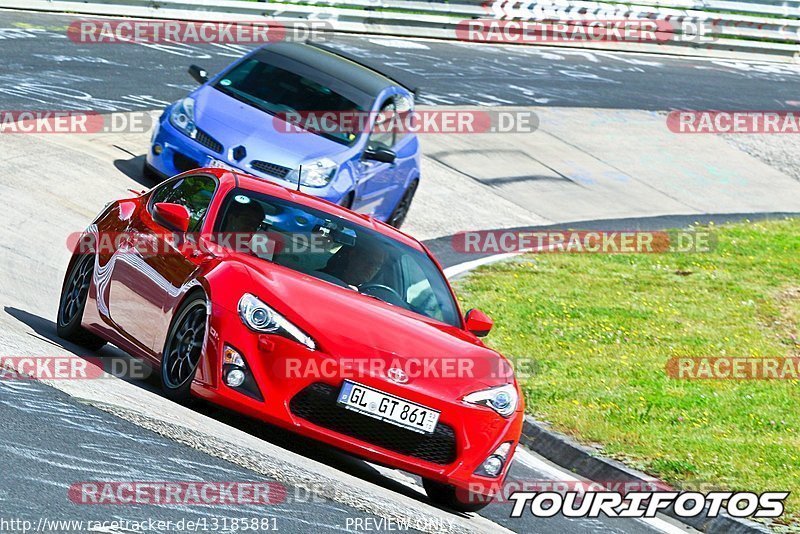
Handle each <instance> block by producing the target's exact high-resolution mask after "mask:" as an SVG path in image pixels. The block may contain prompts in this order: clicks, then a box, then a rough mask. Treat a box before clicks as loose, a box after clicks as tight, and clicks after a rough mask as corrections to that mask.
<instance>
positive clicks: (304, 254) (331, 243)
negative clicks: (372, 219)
mask: <svg viewBox="0 0 800 534" xmlns="http://www.w3.org/2000/svg"><path fill="white" fill-rule="evenodd" d="M215 231H216V232H217V235H219V236H229V235H231V234H236V235H239V236H241V235H244V236H245V237H246V239H247V243H248V244H247V245H246V249H247V252H249V253H251V254H253V255H255V256H257V257H259V258H260V259H262V260H265V261H269V262H271V263H275V264H278V265H282V266H284V267H288V268H290V269H293V270H295V271H299V272H301V273H303V274H307V275H311V276H314V277H315V278H319V279H321V280H324V281H326V282H330V283H332V284H336V285H338V286H341V287H345V288H348V289H351V290H353V291H358V292H359V293H362V294H365V295H368V296H371V297H374V298H377V299H380V300H383V301H385V302H388V303H389V304H393V305H395V306H398V307H402V308H405V309H407V310H411V311H413V312H416V313H419V314H422V315H425V316H427V317H431V318H434V319H438V320H439V321H442V322H444V323H447V324H449V325H452V326H456V327H461V322H460V318H459V314H458V308H457V306H456V304H455V301H454V299H453V295H452V294H451V293H450V289H449V286H448V285H447V282H446V281H445V279H444V276H443V275H442V272H441V271H440V270H439V268H438V267H437V266H436V265H435V264H434V262H433V261H432V260H431V259H430V258H429V257H428V255H427V254H425V253H424V252H421V251H419V250H416V249H414V248H412V247H409V246H408V245H405V244H403V243H400V242H398V241H395V240H393V239H390V238H388V237H386V236H384V235H382V234H380V233H379V232H376V231H374V230H371V229H369V228H366V227H364V226H361V225H357V224H353V223H351V222H349V221H347V220H345V219H342V218H339V217H336V216H335V215H332V214H330V213H326V212H324V211H320V210H316V209H313V208H309V207H307V206H303V205H301V204H296V203H294V202H289V201H287V200H282V199H278V198H275V197H272V196H269V195H266V194H263V193H257V192H255V191H250V190H246V189H234V190H233V191H232V192H231V193H229V194H228V197H227V198H226V199H225V200H224V202H223V205H222V209H221V210H220V215H219V217H218V219H217V222H216V224H215Z"/></svg>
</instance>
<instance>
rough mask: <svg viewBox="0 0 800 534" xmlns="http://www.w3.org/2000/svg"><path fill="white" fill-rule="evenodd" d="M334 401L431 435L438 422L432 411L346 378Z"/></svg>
mask: <svg viewBox="0 0 800 534" xmlns="http://www.w3.org/2000/svg"><path fill="white" fill-rule="evenodd" d="M337 402H338V403H339V404H341V405H342V406H344V407H345V408H347V409H348V410H353V411H356V412H359V413H361V414H364V415H367V416H369V417H374V418H375V419H380V420H381V421H385V422H387V423H391V424H393V425H397V426H401V427H403V428H407V429H409V430H413V431H415V432H419V433H421V434H432V433H433V430H434V429H435V428H436V423H437V421H439V412H437V411H436V410H431V409H430V408H426V407H424V406H421V405H419V404H417V403H415V402H411V401H407V400H404V399H401V398H400V397H395V396H394V395H389V394H388V393H384V392H382V391H378V390H377V389H372V388H370V387H367V386H364V385H361V384H356V383H355V382H350V381H347V380H345V382H344V385H343V386H342V390H341V391H340V392H339V398H338V400H337Z"/></svg>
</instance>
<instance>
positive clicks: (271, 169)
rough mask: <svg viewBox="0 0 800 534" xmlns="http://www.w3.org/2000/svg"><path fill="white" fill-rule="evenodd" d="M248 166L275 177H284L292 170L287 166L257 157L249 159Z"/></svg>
mask: <svg viewBox="0 0 800 534" xmlns="http://www.w3.org/2000/svg"><path fill="white" fill-rule="evenodd" d="M250 166H251V167H252V168H253V169H255V170H257V171H258V172H262V173H264V174H268V175H270V176H274V177H275V178H286V175H287V174H289V172H290V171H291V170H292V169H290V168H289V167H282V166H281V165H276V164H274V163H269V162H267V161H260V160H257V159H256V160H253V161H251V162H250Z"/></svg>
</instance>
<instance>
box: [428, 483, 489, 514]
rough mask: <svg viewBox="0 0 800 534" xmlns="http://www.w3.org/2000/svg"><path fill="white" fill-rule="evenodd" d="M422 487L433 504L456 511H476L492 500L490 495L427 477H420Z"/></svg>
mask: <svg viewBox="0 0 800 534" xmlns="http://www.w3.org/2000/svg"><path fill="white" fill-rule="evenodd" d="M422 487H424V488H425V493H427V494H428V498H429V499H430V500H431V501H433V502H434V503H435V504H438V505H440V506H444V507H446V508H450V509H451V510H455V511H457V512H478V511H480V510H482V509H484V508H486V506H487V505H488V504H489V503H490V502H492V497H486V496H484V495H479V494H477V493H472V492H470V491H469V490H466V489H462V488H457V487H455V486H451V485H450V484H442V483H441V482H436V481H433V480H430V479H427V478H423V479H422Z"/></svg>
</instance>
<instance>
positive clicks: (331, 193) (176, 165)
mask: <svg viewBox="0 0 800 534" xmlns="http://www.w3.org/2000/svg"><path fill="white" fill-rule="evenodd" d="M169 111H170V109H169V108H167V110H166V111H165V112H164V114H163V115H162V116H161V118H160V119H159V122H158V124H157V125H156V130H155V132H154V133H153V138H152V140H151V143H150V150H148V151H147V157H146V161H147V165H148V166H149V167H150V169H151V170H152V171H154V172H155V173H157V174H159V175H161V176H162V177H165V178H166V177H170V176H175V175H176V174H180V173H182V172H186V171H189V170H192V169H196V168H199V167H207V166H210V163H211V161H212V160H218V161H222V162H223V163H225V164H226V165H229V166H231V167H233V168H239V169H240V170H241V171H242V172H245V173H247V174H252V175H254V176H257V177H259V178H262V179H264V180H267V181H270V182H274V183H276V184H279V185H282V186H285V187H291V188H294V187H295V184H293V183H290V182H287V181H286V180H281V179H280V178H275V177H271V176H266V175H263V174H261V173H258V172H256V171H255V170H253V169H249V168H246V167H237V165H235V164H231V163H229V162H227V161H226V159H227V158H225V156H224V155H223V154H220V153H217V152H214V151H212V150H210V149H209V148H207V147H206V146H204V145H202V144H200V143H199V142H198V141H196V140H195V139H192V138H190V137H188V136H186V135H185V134H183V133H181V132H180V131H178V130H177V129H175V127H174V126H172V124H170V122H169V118H168V117H169ZM156 146H158V147H160V151H158V150H156ZM157 151H158V152H159V153H158V154H156V152H157ZM223 151H225V148H224V147H223ZM300 189H301V191H303V192H304V193H308V194H310V195H314V196H315V197H319V198H322V199H325V200H328V201H330V202H334V203H339V202H340V201H341V200H342V198H343V197H344V195H345V194H346V193H347V191H339V190H338V189H337V187H336V177H334V179H333V180H331V183H330V184H328V185H327V186H325V187H306V186H301V188H300Z"/></svg>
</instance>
